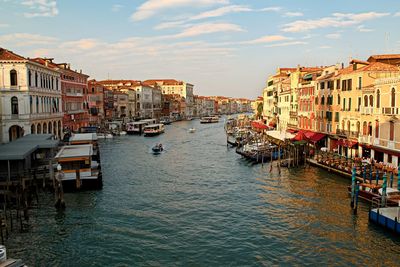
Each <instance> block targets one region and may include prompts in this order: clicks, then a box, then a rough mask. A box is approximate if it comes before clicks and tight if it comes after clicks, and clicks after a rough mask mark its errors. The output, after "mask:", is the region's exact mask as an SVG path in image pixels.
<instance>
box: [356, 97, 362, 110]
mask: <svg viewBox="0 0 400 267" xmlns="http://www.w3.org/2000/svg"><path fill="white" fill-rule="evenodd" d="M360 107H361V97H359V98H358V105H357V111H360Z"/></svg>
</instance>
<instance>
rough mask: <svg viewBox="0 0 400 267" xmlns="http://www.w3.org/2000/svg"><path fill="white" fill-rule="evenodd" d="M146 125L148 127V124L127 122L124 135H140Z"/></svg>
mask: <svg viewBox="0 0 400 267" xmlns="http://www.w3.org/2000/svg"><path fill="white" fill-rule="evenodd" d="M146 125H148V122H145V121H135V122H128V123H127V124H126V133H127V134H142V133H143V130H144V127H145V126H146Z"/></svg>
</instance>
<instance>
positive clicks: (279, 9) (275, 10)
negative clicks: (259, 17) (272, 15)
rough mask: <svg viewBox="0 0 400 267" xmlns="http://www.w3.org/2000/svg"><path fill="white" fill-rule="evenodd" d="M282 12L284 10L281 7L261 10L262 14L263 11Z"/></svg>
mask: <svg viewBox="0 0 400 267" xmlns="http://www.w3.org/2000/svg"><path fill="white" fill-rule="evenodd" d="M281 10H282V7H280V6H271V7H264V8H261V9H260V10H259V11H261V12H263V11H273V12H279V11H281Z"/></svg>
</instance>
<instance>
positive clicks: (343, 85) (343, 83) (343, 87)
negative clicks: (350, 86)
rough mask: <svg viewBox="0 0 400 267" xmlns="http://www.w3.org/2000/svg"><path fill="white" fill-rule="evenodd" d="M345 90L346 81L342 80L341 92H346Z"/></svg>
mask: <svg viewBox="0 0 400 267" xmlns="http://www.w3.org/2000/svg"><path fill="white" fill-rule="evenodd" d="M346 89H347V83H346V80H343V81H342V91H346Z"/></svg>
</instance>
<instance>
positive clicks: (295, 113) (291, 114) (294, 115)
mask: <svg viewBox="0 0 400 267" xmlns="http://www.w3.org/2000/svg"><path fill="white" fill-rule="evenodd" d="M297 115H298V114H297V111H290V112H289V116H290V117H297Z"/></svg>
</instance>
